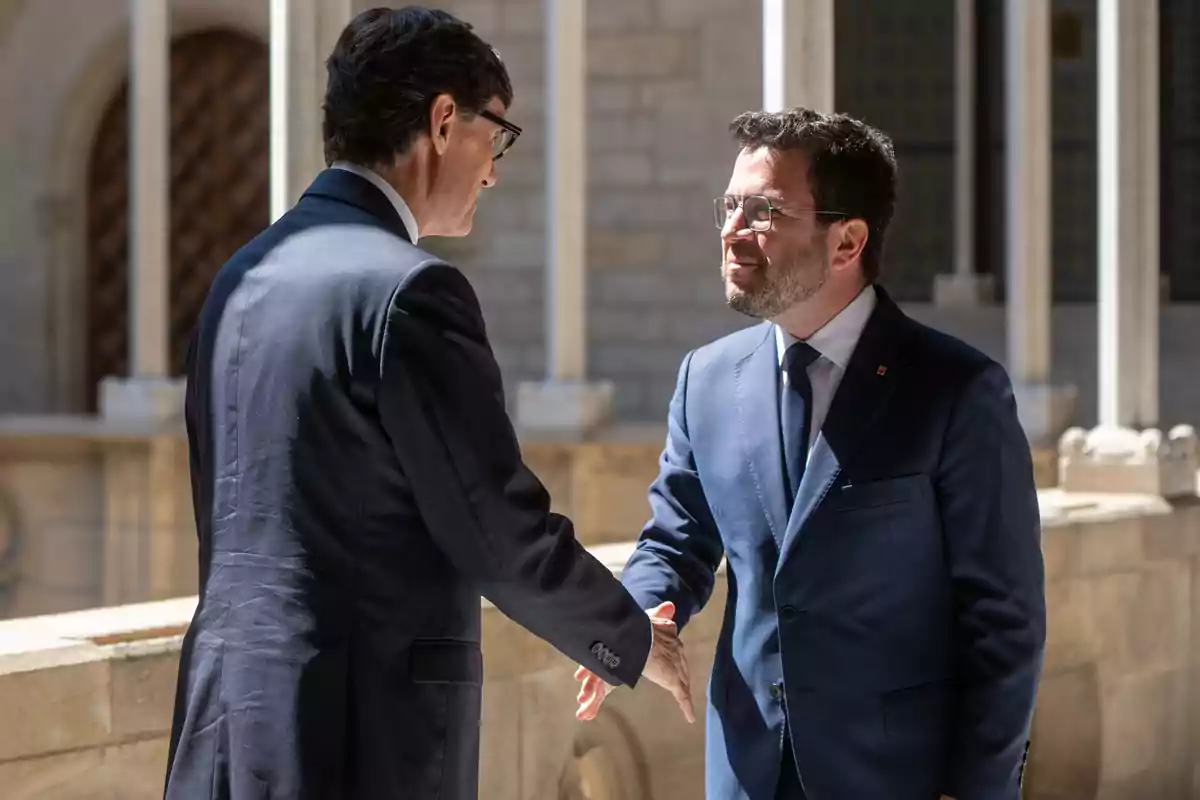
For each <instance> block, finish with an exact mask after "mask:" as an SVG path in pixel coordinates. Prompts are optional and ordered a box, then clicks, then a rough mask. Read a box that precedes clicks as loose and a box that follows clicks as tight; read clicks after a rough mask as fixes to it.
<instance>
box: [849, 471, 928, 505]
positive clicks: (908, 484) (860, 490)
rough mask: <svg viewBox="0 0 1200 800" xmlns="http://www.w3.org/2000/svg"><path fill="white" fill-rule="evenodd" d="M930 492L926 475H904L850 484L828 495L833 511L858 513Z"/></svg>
mask: <svg viewBox="0 0 1200 800" xmlns="http://www.w3.org/2000/svg"><path fill="white" fill-rule="evenodd" d="M929 490H930V485H929V477H928V476H927V475H905V476H903V477H900V478H887V479H885V480H881V481H870V482H868V483H850V484H846V485H845V486H842V487H841V488H839V489H834V490H833V491H831V492H830V493H829V498H828V499H829V503H830V505H831V506H832V507H833V509H834V510H835V511H859V510H865V509H868V508H881V507H883V506H893V505H897V504H899V503H907V502H908V501H910V500H914V499H916V498H919V497H921V496H923V495H924V494H926V493H927V492H928V491H929Z"/></svg>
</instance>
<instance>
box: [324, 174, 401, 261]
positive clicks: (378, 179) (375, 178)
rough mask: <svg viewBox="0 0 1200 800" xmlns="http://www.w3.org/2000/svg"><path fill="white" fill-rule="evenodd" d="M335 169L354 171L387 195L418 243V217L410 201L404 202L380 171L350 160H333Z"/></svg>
mask: <svg viewBox="0 0 1200 800" xmlns="http://www.w3.org/2000/svg"><path fill="white" fill-rule="evenodd" d="M333 169H344V170H345V171H346V172H353V173H354V174H355V175H357V176H358V177H360V178H365V179H366V180H369V181H370V182H371V183H373V184H375V187H376V188H378V189H379V191H381V192H383V193H384V194H385V195H387V199H388V200H390V201H391V203H392V205H393V206H394V207H395V208H396V213H397V214H399V215H400V219H401V221H403V222H404V228H405V230H407V231H408V238H409V240H410V241H411V242H412V243H413V244H416V243H417V218H416V217H414V216H413V213H412V209H410V208H409V207H408V203H406V202H404V198H403V197H401V196H400V193H399V192H397V191H396V189H395V187H394V186H392V185H391V184H390V183H388V182H387V181H385V180H384V179H383V177H382V176H380V174H379V173H378V172H376V171H375V170H373V169H369V168H367V167H363V166H359V165H358V164H351V163H350V162H349V161H335V162H333Z"/></svg>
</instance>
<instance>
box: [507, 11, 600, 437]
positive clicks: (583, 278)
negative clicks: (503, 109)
mask: <svg viewBox="0 0 1200 800" xmlns="http://www.w3.org/2000/svg"><path fill="white" fill-rule="evenodd" d="M585 11H586V9H585V3H584V0H545V11H544V16H545V20H546V112H545V121H546V176H547V180H546V361H547V364H546V372H547V379H546V380H545V381H544V382H541V383H523V384H521V385H520V386H519V387H518V394H517V424H518V426H519V427H521V428H524V429H528V430H536V431H545V432H552V433H557V434H566V435H582V434H586V433H588V432H590V431H592V430H594V429H595V428H597V427H599V426H601V425H603V424H605V423H606V422H608V421H609V420H610V419H611V416H612V407H613V396H614V393H615V392H614V388H613V385H612V384H611V383H607V382H601V383H596V382H588V380H587V314H586V312H587V230H586V220H587V138H586V135H587V17H586V13H585Z"/></svg>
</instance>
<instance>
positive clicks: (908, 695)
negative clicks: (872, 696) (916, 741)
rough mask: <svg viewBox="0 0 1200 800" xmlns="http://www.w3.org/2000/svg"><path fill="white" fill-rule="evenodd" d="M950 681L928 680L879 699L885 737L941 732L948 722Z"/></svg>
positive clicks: (950, 700) (904, 736) (951, 698)
mask: <svg viewBox="0 0 1200 800" xmlns="http://www.w3.org/2000/svg"><path fill="white" fill-rule="evenodd" d="M953 692H954V681H953V680H950V679H943V680H936V681H930V682H928V683H922V684H919V685H917V686H909V687H906V688H904V689H897V690H895V691H891V692H888V693H887V694H885V695H884V696H883V726H884V730H885V731H886V732H887V735H888V737H889V738H895V737H902V738H906V737H917V738H923V737H925V736H927V735H930V734H935V733H937V732H940V731H944V730H945V729H946V726H947V724H948V721H949V713H950V709H951V702H952V700H953Z"/></svg>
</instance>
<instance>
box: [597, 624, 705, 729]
mask: <svg viewBox="0 0 1200 800" xmlns="http://www.w3.org/2000/svg"><path fill="white" fill-rule="evenodd" d="M646 613H647V614H649V615H650V630H651V632H652V635H653V636H654V640H653V642H652V643H651V645H650V655H649V656H648V657H647V658H646V666H645V667H643V668H642V676H643V677H645V678H648V679H649V680H650V681H651V682H653V683H656V684H658V685H659V686H661V687H662V688H664V689H666V690H667V691H668V692H670V693H671V695H672V696H673V697H674V698H675V702H677V703H679V708H680V709H681V710H682V711H683V716H684V719H686V720H687V721H688V722H689V723H694V722H695V721H696V712H695V709H694V708H693V706H692V682H691V674H690V672H689V671H688V663H687V656H686V654H685V653H684V650H683V642H682V641H681V640H680V638H679V629H678V627H677V626H676V625H675V604H674V603H669V602H668V603H663V604H661V605H659V606H658V607H656V608H652V609H650V610H649V611H647V612H646ZM575 679H576V680H578V681H582V683H583V685H582V686H580V688H579V696H578V698H577V699H578V700H579V709H578V710H577V711H576V712H575V716H576V717H577V718H578V719H582V720H590V719H595V718H596V715H597V714H598V713H599V712H600V706H601V704H602V703H603V702H604V700H605V698H606V697H608V693H609V692H611V691H612V689H613V687H612V686H610V685H609V684H607V683H605V682H604V681H603V680H601V679H600V678H599V677H598V676H597V675H596V674H595V673H593V672H592V671H591V670H589V669H587V668H586V667H580V668H579V669H577V670H575Z"/></svg>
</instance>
